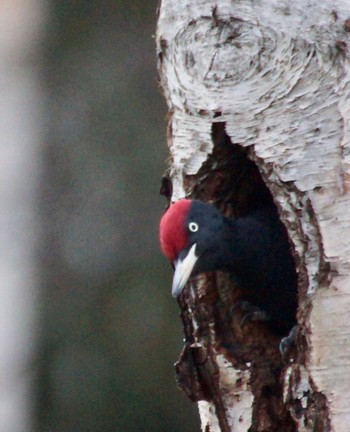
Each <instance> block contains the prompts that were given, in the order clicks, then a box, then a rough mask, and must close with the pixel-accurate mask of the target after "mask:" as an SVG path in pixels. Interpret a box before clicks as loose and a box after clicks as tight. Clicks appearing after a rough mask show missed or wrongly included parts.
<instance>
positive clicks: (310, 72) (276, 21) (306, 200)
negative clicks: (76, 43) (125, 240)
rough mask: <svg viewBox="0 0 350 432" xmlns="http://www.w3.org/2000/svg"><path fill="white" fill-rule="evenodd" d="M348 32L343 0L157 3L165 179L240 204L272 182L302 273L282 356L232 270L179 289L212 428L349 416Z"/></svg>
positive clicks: (328, 424)
mask: <svg viewBox="0 0 350 432" xmlns="http://www.w3.org/2000/svg"><path fill="white" fill-rule="evenodd" d="M349 44H350V4H349V2H346V1H330V0H329V1H323V2H318V1H307V2H305V1H304V0H296V1H294V2H293V3H290V2H285V1H281V0H272V1H271V0H262V1H259V2H256V1H253V0H251V1H249V0H247V1H231V0H210V1H207V0H196V1H192V0H191V1H189V0H180V1H179V0H176V1H175V0H162V1H161V4H160V9H159V21H158V29H157V52H158V60H159V71H160V77H161V85H162V88H163V91H164V95H165V98H166V100H167V103H168V107H169V128H168V143H169V147H170V152H171V166H170V169H169V172H168V173H167V175H166V178H165V179H164V184H163V192H164V193H165V195H167V196H168V197H169V199H171V200H172V201H176V200H178V199H179V198H182V197H184V196H191V197H195V198H200V199H203V200H205V201H210V202H213V203H215V204H216V205H218V206H219V207H220V208H221V209H222V211H223V212H225V213H226V214H227V215H229V216H234V217H235V216H240V215H242V214H244V213H246V212H248V211H249V210H250V209H251V208H252V207H254V206H258V205H259V202H264V201H265V200H270V199H271V195H270V193H271V194H272V197H273V200H274V202H275V204H276V206H277V207H278V209H279V211H280V215H281V219H282V221H283V222H284V223H285V225H286V227H287V229H288V232H289V235H290V239H291V244H292V247H293V250H294V252H295V257H296V262H297V268H298V271H299V275H300V284H299V285H300V289H299V305H300V306H299V312H298V321H299V331H298V336H297V349H296V350H295V351H294V352H291V353H290V354H289V359H288V363H287V364H285V363H283V362H282V359H281V356H280V354H279V351H278V342H279V340H278V338H276V337H275V336H273V335H272V334H271V333H270V332H269V330H268V329H267V328H266V327H264V325H263V324H261V323H247V324H246V325H244V326H243V327H242V326H240V315H239V312H238V313H235V314H233V315H232V314H231V313H230V307H231V305H232V303H233V302H235V301H237V300H239V298H240V293H239V290H238V289H237V287H234V286H231V285H232V284H231V283H230V282H229V281H228V280H227V277H225V275H223V274H213V275H206V276H203V277H200V278H197V280H196V281H194V282H193V284H192V286H191V288H190V289H188V290H187V291H186V293H185V294H184V295H183V297H182V298H181V299H180V306H181V310H182V319H183V323H184V328H185V335H186V343H185V347H184V351H183V353H182V355H181V358H180V360H179V362H178V364H177V376H178V379H179V384H180V386H181V387H182V388H183V389H184V390H185V391H186V393H187V394H188V395H189V396H190V398H191V399H192V400H195V401H198V405H199V411H200V415H201V420H202V430H203V431H211V432H214V431H225V432H226V431H235V432H237V431H247V430H249V431H250V432H253V431H281V430H283V431H335V432H342V431H344V432H346V431H348V429H349V424H350V345H349V343H348V341H349V335H350V319H349V311H350V277H349V270H350V258H349V257H350V240H349V239H350V210H349V208H350V202H349V200H350V192H349V184H350V183H349V182H350V177H349V173H350V165H349V164H350V151H349V149H350V142H349V137H350V135H349V132H350V129H349V125H350V102H349V100H350V98H349V97H350V94H349V90H350V84H349V82H350V80H349V78H350V74H349V72H350V68H349ZM266 186H267V187H266ZM232 316H233V318H232Z"/></svg>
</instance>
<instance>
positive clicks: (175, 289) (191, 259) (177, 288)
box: [171, 244, 198, 297]
mask: <svg viewBox="0 0 350 432" xmlns="http://www.w3.org/2000/svg"><path fill="white" fill-rule="evenodd" d="M197 259H198V257H197V255H196V244H194V245H193V246H192V247H191V249H190V250H189V251H188V254H187V255H186V256H185V258H184V259H183V260H182V261H181V259H178V260H177V262H176V263H175V273H174V278H173V286H172V289H171V294H172V296H173V297H177V296H178V295H179V294H180V293H181V291H182V289H183V287H184V286H185V285H186V282H187V281H188V279H189V277H190V275H191V273H192V270H193V267H194V266H195V264H196V262H197Z"/></svg>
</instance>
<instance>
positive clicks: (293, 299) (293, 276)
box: [160, 199, 298, 335]
mask: <svg viewBox="0 0 350 432" xmlns="http://www.w3.org/2000/svg"><path fill="white" fill-rule="evenodd" d="M160 243H161V248H162V251H163V253H164V254H165V255H166V256H167V258H168V259H169V260H170V261H171V262H172V263H173V265H174V268H175V273H174V279H173V286H172V294H173V296H174V297H177V296H178V295H179V294H180V293H181V291H182V289H183V288H184V286H185V284H186V282H187V281H188V279H189V278H190V277H191V276H195V275H197V274H199V273H203V272H207V271H216V270H221V271H225V272H229V273H230V274H231V275H232V277H233V278H234V280H235V282H236V283H237V284H238V286H239V287H240V289H241V290H242V291H243V293H244V300H245V301H247V302H249V303H251V304H253V305H254V306H256V307H258V308H259V309H260V310H262V311H264V312H265V313H266V314H267V316H268V317H269V323H270V326H271V327H272V329H273V330H275V331H276V332H277V333H278V334H281V335H287V334H288V332H289V331H290V330H291V329H292V327H293V326H294V325H295V324H296V310H297V284H298V276H297V273H296V270H295V263H294V259H293V256H292V254H291V251H290V245H289V241H288V236H287V232H286V229H285V227H284V226H283V224H282V223H281V221H280V220H279V217H278V214H277V210H276V209H275V208H274V207H272V206H266V207H263V208H262V209H259V210H257V211H255V212H254V213H252V214H250V215H248V216H245V217H242V218H238V219H234V220H232V219H229V218H227V217H225V216H224V215H223V214H222V213H221V212H220V211H219V210H218V209H216V208H215V207H214V206H213V205H211V204H207V203H204V202H201V201H197V200H189V199H182V200H180V201H177V202H176V203H175V204H173V205H171V206H170V207H169V209H168V210H167V211H166V213H165V214H164V216H163V217H162V220H161V222H160Z"/></svg>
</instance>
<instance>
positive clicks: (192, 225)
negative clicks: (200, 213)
mask: <svg viewBox="0 0 350 432" xmlns="http://www.w3.org/2000/svg"><path fill="white" fill-rule="evenodd" d="M188 228H189V229H190V231H192V232H197V231H198V229H199V226H198V224H197V223H196V222H190V223H189V224H188Z"/></svg>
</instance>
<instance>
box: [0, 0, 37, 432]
mask: <svg viewBox="0 0 350 432" xmlns="http://www.w3.org/2000/svg"><path fill="white" fill-rule="evenodd" d="M42 18H43V15H42V8H41V4H40V1H39V0H18V1H13V0H5V1H2V2H1V5H0V83H1V90H0V94H1V105H0V110H1V115H0V130H1V134H0V286H1V301H0V431H1V432H9V431H11V432H27V431H29V430H31V427H32V415H33V412H32V410H33V406H34V393H33V366H34V365H33V354H34V345H35V332H36V331H37V329H36V320H35V314H36V313H37V312H38V311H37V310H36V308H37V307H38V306H37V304H35V303H36V301H37V285H38V281H37V275H36V253H37V251H36V246H37V241H36V238H37V234H38V232H37V223H38V213H37V211H36V209H37V205H38V202H37V197H38V195H37V188H38V176H39V170H40V166H39V163H38V150H39V145H40V141H41V136H40V133H41V131H40V125H39V119H40V110H41V109H40V89H39V86H38V72H37V66H36V63H37V62H38V56H37V48H36V43H37V42H38V36H39V34H40V33H41V30H42V25H41V24H42Z"/></svg>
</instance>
